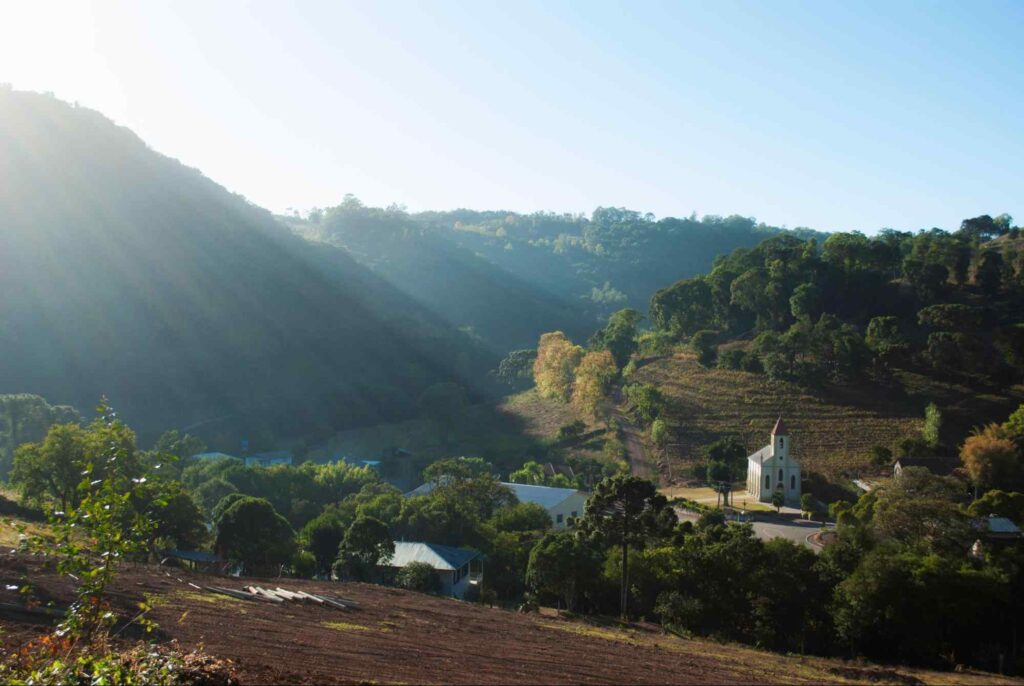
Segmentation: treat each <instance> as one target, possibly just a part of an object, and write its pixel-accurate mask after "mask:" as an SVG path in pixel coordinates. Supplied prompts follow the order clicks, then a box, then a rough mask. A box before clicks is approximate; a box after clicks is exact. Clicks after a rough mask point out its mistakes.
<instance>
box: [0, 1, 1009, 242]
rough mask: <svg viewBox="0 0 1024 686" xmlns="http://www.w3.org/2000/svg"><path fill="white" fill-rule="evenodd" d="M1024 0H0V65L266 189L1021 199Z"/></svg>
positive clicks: (571, 201)
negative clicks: (689, 0)
mask: <svg viewBox="0 0 1024 686" xmlns="http://www.w3.org/2000/svg"><path fill="white" fill-rule="evenodd" d="M1022 34H1024V2H1019V1H1013V2H1005V3H992V2H980V1H978V0H963V1H958V2H948V3H947V2H938V1H936V0H928V1H926V2H916V3H892V2H880V3H867V2H839V1H838V0H828V1H826V2H809V3H798V2H789V1H786V0H771V1H765V2H741V3H724V2H719V1H717V0H716V1H714V2H711V1H708V2H700V3H696V2H694V3H684V2H671V3H653V2H647V3H641V2H628V3H621V4H620V3H604V2H597V1H595V0H581V1H580V2H555V1H553V0H547V1H546V2H538V3H530V2H525V1H524V0H505V1H504V2H499V3H489V2H482V1H481V0H460V1H459V2H442V1H440V0H430V1H428V2H400V1H398V0H390V1H389V0H365V1H364V2H341V1H339V0H330V1H325V2H312V1H306V2H284V1H273V2H249V3H242V2H230V1H228V0H200V1H195V2H193V1H186V0H174V1H173V2H161V1H158V0H141V1H133V2H125V3H120V2H115V1H114V0H102V1H99V2H96V3H93V4H90V3H88V2H84V1H82V0H77V1H75V2H69V3H66V4H65V3H59V4H49V3H45V2H41V1H40V0H0V82H9V83H11V84H13V85H14V86H15V87H16V88H22V89H30V90H40V91H53V92H54V93H56V94H57V95H58V96H59V97H61V98H63V99H66V100H77V101H79V102H80V103H81V104H83V105H87V106H89V107H93V108H95V109H98V110H100V111H102V112H103V113H105V114H106V115H108V116H109V117H111V118H112V119H114V120H115V121H117V122H118V123H121V124H124V125H126V126H129V127H130V128H132V129H134V130H135V131H136V132H137V133H138V134H139V135H140V136H142V137H143V138H144V139H145V140H146V141H147V142H149V144H150V145H152V146H153V147H154V148H155V149H157V150H159V151H160V152H163V153H166V154H168V155H171V156H172V157H176V158H178V159H180V160H181V161H183V162H184V163H186V164H188V165H190V166H194V167H198V168H199V169H201V170H202V171H203V172H204V173H206V174H207V175H208V176H210V177H211V178H213V179H214V180H216V181H218V182H219V183H222V184H223V185H225V186H227V187H228V188H229V189H231V190H233V191H236V192H238V193H242V194H243V195H245V196H246V197H248V198H249V199H250V200H252V201H253V202H255V203H257V204H260V205H263V206H265V207H268V208H270V209H272V210H276V211H281V210H284V209H285V208H286V207H297V208H308V207H311V206H326V205H332V204H336V203H337V202H338V201H340V199H341V198H342V196H343V195H344V194H345V193H354V194H355V195H357V196H359V197H360V198H362V199H363V201H364V202H367V203H369V204H374V205H379V204H389V203H391V202H398V203H403V204H406V205H407V206H408V207H409V209H411V210H418V209H447V208H453V207H473V208H479V209H498V208H501V209H509V210H519V211H532V210H538V209H547V210H556V211H571V212H587V213H589V212H590V211H591V210H593V208H594V207H596V206H598V205H622V206H627V207H630V208H632V209H637V210H641V211H651V212H654V213H655V214H657V215H658V216H665V215H688V214H689V213H690V212H691V211H697V212H698V213H700V214H705V213H708V214H742V215H748V216H755V217H757V218H758V219H761V220H762V221H765V222H768V223H772V224H780V225H782V224H785V225H788V226H811V227H814V228H819V229H828V230H832V229H862V230H865V231H874V230H876V229H877V228H879V227H882V226H892V227H896V228H920V227H930V226H943V227H947V228H951V227H955V226H956V225H958V224H959V221H960V219H962V218H964V217H968V216H974V215H977V214H981V213H986V212H987V213H991V214H998V213H1001V212H1009V213H1011V214H1013V215H1015V216H1016V217H1017V218H1018V221H1019V222H1020V223H1024V126H1022V125H1021V122H1022V121H1024V95H1022V94H1024V40H1022Z"/></svg>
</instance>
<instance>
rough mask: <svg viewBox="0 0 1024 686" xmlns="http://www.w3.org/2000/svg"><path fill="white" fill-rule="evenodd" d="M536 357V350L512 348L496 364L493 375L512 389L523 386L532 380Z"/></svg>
mask: <svg viewBox="0 0 1024 686" xmlns="http://www.w3.org/2000/svg"><path fill="white" fill-rule="evenodd" d="M536 359H537V351H536V350H533V349H529V348H528V349H524V350H513V351H512V352H510V353H509V354H508V355H506V356H505V358H504V359H503V360H502V361H501V362H500V363H499V364H498V369H497V371H496V373H495V375H496V376H497V377H498V379H499V380H500V381H501V382H502V383H504V384H506V385H508V386H511V387H512V388H514V389H518V388H524V387H526V386H528V385H529V384H530V383H531V382H532V381H533V362H534V360H536Z"/></svg>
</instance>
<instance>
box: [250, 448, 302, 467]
mask: <svg viewBox="0 0 1024 686" xmlns="http://www.w3.org/2000/svg"><path fill="white" fill-rule="evenodd" d="M293 459H294V456H293V455H292V453H291V451H290V450H274V451H271V452H268V453H256V454H255V455H248V456H247V457H246V458H245V466H246V467H272V466H274V465H278V464H285V465H290V464H292V461H293Z"/></svg>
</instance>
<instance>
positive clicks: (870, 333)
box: [864, 316, 908, 363]
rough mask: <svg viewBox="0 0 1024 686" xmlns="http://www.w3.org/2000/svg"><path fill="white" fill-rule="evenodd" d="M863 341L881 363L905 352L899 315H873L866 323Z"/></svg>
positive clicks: (904, 340) (905, 340)
mask: <svg viewBox="0 0 1024 686" xmlns="http://www.w3.org/2000/svg"><path fill="white" fill-rule="evenodd" d="M864 342H865V343H866V344H867V346H868V348H870V349H871V351H872V352H873V353H875V355H877V356H878V357H879V358H880V359H881V360H882V361H883V363H888V361H889V360H890V359H892V358H893V357H895V356H897V355H899V354H901V353H903V352H906V350H907V348H908V344H907V339H906V337H905V336H904V335H903V331H902V327H901V326H900V319H899V317H891V316H885V317H874V318H873V319H872V320H871V321H870V322H869V323H868V330H867V334H866V335H865V337H864Z"/></svg>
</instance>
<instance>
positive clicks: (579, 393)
mask: <svg viewBox="0 0 1024 686" xmlns="http://www.w3.org/2000/svg"><path fill="white" fill-rule="evenodd" d="M618 372H619V370H618V368H617V367H616V366H615V359H614V358H613V357H612V354H611V353H610V352H609V351H607V350H601V351H599V352H591V353H587V354H586V355H584V356H583V359H582V360H580V364H579V367H577V368H576V383H575V384H574V385H573V389H572V404H573V405H575V406H576V409H578V410H579V411H580V412H582V413H583V414H588V415H591V416H597V410H598V407H599V406H600V404H601V401H602V400H604V398H605V397H606V396H607V395H608V391H609V390H610V389H611V385H612V382H613V381H614V380H615V377H616V375H617V374H618Z"/></svg>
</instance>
